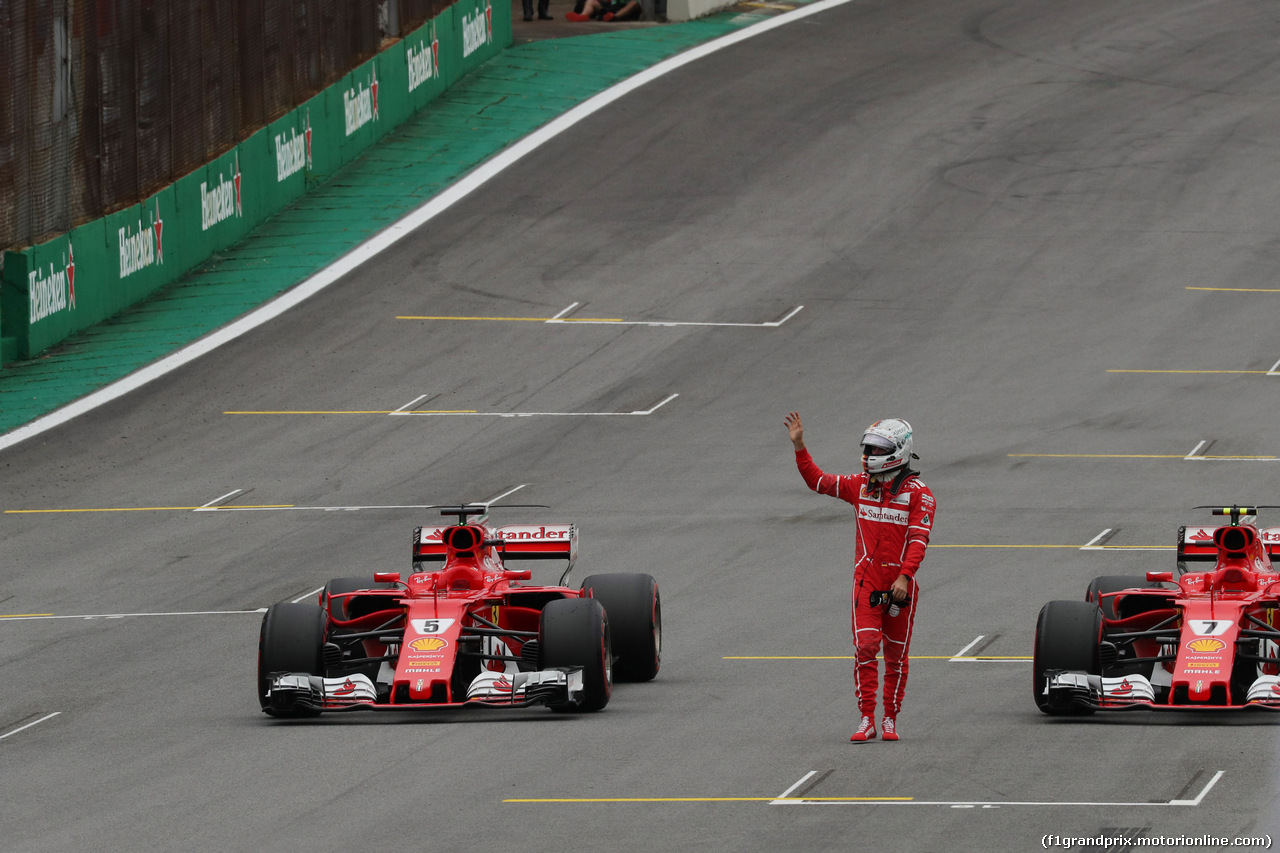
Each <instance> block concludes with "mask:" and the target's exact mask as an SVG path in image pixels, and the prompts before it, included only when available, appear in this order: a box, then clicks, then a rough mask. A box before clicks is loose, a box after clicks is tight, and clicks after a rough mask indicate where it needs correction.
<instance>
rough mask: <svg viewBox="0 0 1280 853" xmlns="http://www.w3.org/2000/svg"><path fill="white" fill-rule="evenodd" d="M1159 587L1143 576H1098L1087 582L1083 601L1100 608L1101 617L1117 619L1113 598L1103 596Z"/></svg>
mask: <svg viewBox="0 0 1280 853" xmlns="http://www.w3.org/2000/svg"><path fill="white" fill-rule="evenodd" d="M1159 587H1160V584H1158V583H1151V582H1150V581H1148V580H1147V579H1146V577H1145V576H1143V575H1099V576H1098V577H1096V578H1094V579H1093V580H1092V581H1090V582H1089V588H1088V589H1086V590H1085V593H1084V600H1085V601H1089V602H1092V603H1094V604H1096V605H1097V606H1098V607H1100V608H1102V615H1103V616H1105V617H1107V618H1108V619H1119V618H1121V617H1120V616H1117V615H1116V599H1115V596H1112V597H1111V598H1103V597H1102V596H1103V595H1105V594H1107V593H1111V592H1120V591H1121V590H1125V589H1158V588H1159Z"/></svg>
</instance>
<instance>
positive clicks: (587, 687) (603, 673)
mask: <svg viewBox="0 0 1280 853" xmlns="http://www.w3.org/2000/svg"><path fill="white" fill-rule="evenodd" d="M556 667H581V668H582V687H583V693H582V701H581V703H579V704H578V705H576V706H575V705H573V704H571V703H566V704H563V705H552V706H551V710H553V711H573V710H579V711H599V710H600V709H601V708H603V707H604V706H605V705H608V704H609V697H610V696H611V695H612V694H613V648H612V644H611V642H610V634H609V617H608V615H607V614H606V613H605V609H604V607H603V606H602V605H601V604H600V602H598V601H596V600H594V599H590V598H561V599H556V600H555V601H550V602H548V603H547V606H546V607H544V608H542V618H541V620H540V621H539V623H538V668H539V669H554V668H556Z"/></svg>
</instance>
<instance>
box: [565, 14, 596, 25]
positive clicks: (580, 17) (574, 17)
mask: <svg viewBox="0 0 1280 853" xmlns="http://www.w3.org/2000/svg"><path fill="white" fill-rule="evenodd" d="M564 19H565V20H566V21H574V22H575V23H579V24H580V23H582V22H583V21H589V20H591V19H590V18H588V17H587V16H586V15H584V14H582V13H581V12H565V13H564Z"/></svg>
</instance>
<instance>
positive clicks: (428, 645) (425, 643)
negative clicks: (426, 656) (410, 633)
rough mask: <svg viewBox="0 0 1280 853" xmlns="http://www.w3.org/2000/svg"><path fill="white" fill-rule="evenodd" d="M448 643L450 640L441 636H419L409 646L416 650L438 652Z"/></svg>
mask: <svg viewBox="0 0 1280 853" xmlns="http://www.w3.org/2000/svg"><path fill="white" fill-rule="evenodd" d="M447 645H449V641H448V640H443V639H441V638H440V637H419V638H418V639H416V640H414V641H413V642H412V643H410V644H409V648H411V649H413V650H414V651H415V652H438V651H440V650H441V649H443V648H444V647H445V646H447Z"/></svg>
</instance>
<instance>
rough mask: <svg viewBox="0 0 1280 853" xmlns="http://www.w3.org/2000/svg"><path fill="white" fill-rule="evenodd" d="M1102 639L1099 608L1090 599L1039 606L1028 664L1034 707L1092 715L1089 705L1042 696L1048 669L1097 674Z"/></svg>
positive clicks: (1064, 713)
mask: <svg viewBox="0 0 1280 853" xmlns="http://www.w3.org/2000/svg"><path fill="white" fill-rule="evenodd" d="M1101 640H1102V611H1101V610H1100V609H1099V608H1098V605H1097V604H1094V603H1093V602H1091V601H1050V602H1049V603H1048V604H1046V605H1045V606H1044V607H1042V608H1041V609H1040V618H1039V619H1038V620H1037V621H1036V647H1035V661H1034V663H1033V665H1032V668H1031V669H1032V691H1033V693H1034V695H1035V700H1036V706H1037V707H1038V708H1039V709H1040V710H1041V711H1043V712H1044V713H1046V714H1050V715H1053V716H1071V715H1079V716H1083V715H1087V714H1092V713H1093V709H1092V708H1086V707H1081V706H1079V705H1074V704H1072V703H1070V702H1064V701H1062V700H1061V699H1060V698H1057V697H1054V696H1047V695H1045V684H1046V679H1047V678H1048V673H1049V672H1050V671H1052V670H1068V671H1072V672H1085V673H1088V674H1090V675H1101V674H1102V664H1101V662H1100V661H1099V658H1098V648H1099V643H1100V642H1101Z"/></svg>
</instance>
